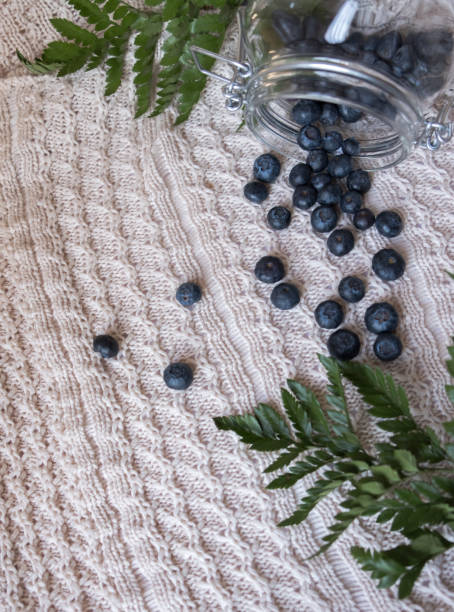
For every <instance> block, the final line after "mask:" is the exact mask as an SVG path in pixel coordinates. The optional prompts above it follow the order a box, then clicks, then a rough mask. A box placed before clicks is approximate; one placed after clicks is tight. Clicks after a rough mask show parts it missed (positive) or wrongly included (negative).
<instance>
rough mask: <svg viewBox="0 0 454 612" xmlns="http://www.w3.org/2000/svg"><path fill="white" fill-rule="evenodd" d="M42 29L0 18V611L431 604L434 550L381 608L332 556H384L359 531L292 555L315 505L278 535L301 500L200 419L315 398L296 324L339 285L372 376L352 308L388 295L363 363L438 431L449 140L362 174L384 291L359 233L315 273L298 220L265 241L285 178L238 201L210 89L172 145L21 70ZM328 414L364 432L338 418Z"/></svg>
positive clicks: (81, 92)
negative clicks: (381, 372)
mask: <svg viewBox="0 0 454 612" xmlns="http://www.w3.org/2000/svg"><path fill="white" fill-rule="evenodd" d="M57 15H58V16H62V17H68V16H69V17H70V16H72V13H71V11H70V10H69V9H68V8H67V7H66V5H65V3H64V2H63V1H60V2H55V1H53V0H8V2H6V1H3V2H1V3H0V17H1V19H0V198H1V208H0V245H1V251H0V305H1V316H0V487H1V498H0V609H1V610H5V611H11V612H13V611H14V612H16V611H19V610H33V611H35V610H39V611H45V610H46V611H47V610H55V611H65V612H68V611H76V610H86V611H94V612H101V611H103V610H106V611H110V612H112V611H124V612H135V611H142V610H147V611H148V610H150V611H153V612H180V611H181V612H183V611H190V610H194V611H197V612H199V611H208V612H218V611H219V612H220V611H223V612H227V611H236V612H272V611H283V612H284V611H285V612H303V611H310V612H326V611H327V610H329V611H339V612H350V611H352V612H353V611H356V610H360V611H361V612H368V611H375V610H377V611H379V610H380V611H381V610H386V611H387V612H392V611H397V610H399V611H400V610H402V611H412V612H415V611H422V610H426V611H431V610H435V609H437V610H440V611H448V610H452V606H453V597H452V591H453V589H454V569H453V568H454V566H453V561H454V551H451V552H450V553H449V554H447V555H445V556H444V557H443V558H440V559H438V560H436V561H435V562H432V563H430V564H429V565H428V566H427V568H426V569H425V570H424V572H423V574H422V576H421V578H420V580H419V581H418V583H417V585H416V586H415V589H414V593H413V595H412V597H411V599H409V600H407V601H405V602H399V601H398V600H397V595H396V592H395V590H394V589H391V590H378V589H376V587H375V586H374V584H373V583H372V581H371V580H370V579H369V577H368V576H367V575H366V574H364V573H363V572H362V571H361V570H360V569H359V567H358V566H357V565H356V563H355V562H354V561H353V560H352V558H351V557H350V555H349V548H350V547H351V546H352V545H360V546H369V547H373V546H374V545H375V544H376V543H377V540H378V541H379V543H380V545H384V546H387V545H389V546H391V545H392V544H393V543H394V542H395V541H396V540H395V539H394V538H393V537H391V536H390V535H388V534H387V531H386V529H380V530H378V531H377V527H376V526H375V525H374V524H373V523H372V522H369V521H367V520H359V521H358V522H357V524H354V525H352V527H351V528H350V529H349V531H348V532H347V533H346V534H345V535H344V536H343V537H342V538H341V539H340V540H339V541H338V542H337V543H336V544H335V545H334V546H333V547H332V548H331V549H330V550H329V551H328V552H327V553H326V554H324V555H322V556H320V557H317V558H315V559H313V560H310V561H307V560H306V559H307V557H308V556H310V555H311V554H312V553H313V552H314V551H315V550H316V549H317V547H318V546H319V545H320V542H321V538H322V537H323V535H324V534H325V533H326V529H327V526H328V524H329V521H330V520H331V519H332V517H333V514H334V511H335V504H333V502H332V501H330V502H327V503H323V504H321V506H320V508H318V509H316V510H314V511H313V513H311V515H310V517H309V518H308V520H307V521H306V522H305V523H304V524H303V525H301V526H298V527H293V528H284V529H280V528H278V527H277V526H276V523H277V522H278V521H279V520H281V519H283V518H284V517H286V516H288V515H289V514H290V513H291V512H292V511H293V509H294V507H295V504H296V503H297V501H298V500H299V499H300V498H301V496H302V495H303V493H304V490H305V487H306V486H307V484H306V483H305V484H304V485H301V486H299V487H295V488H294V489H290V490H287V491H278V492H276V491H266V490H265V485H266V483H267V482H268V480H269V477H267V476H266V475H264V474H262V470H263V468H264V467H265V466H266V465H267V463H269V460H270V456H268V455H267V456H261V455H260V456H258V454H257V453H253V452H249V451H248V450H247V448H245V446H244V445H241V444H240V443H239V442H238V439H237V438H236V436H234V435H233V434H230V433H225V432H218V431H217V430H216V428H215V426H214V424H213V421H212V417H214V416H217V415H224V414H230V413H238V412H246V411H249V410H251V409H252V408H253V407H254V406H255V405H256V404H257V403H258V402H262V401H266V402H269V403H271V404H272V405H276V406H277V405H279V387H280V386H281V385H285V381H286V379H287V378H289V377H291V378H296V379H298V380H300V381H301V382H302V383H303V384H306V385H308V386H310V387H311V388H312V389H313V390H314V391H320V390H322V388H323V385H324V382H325V376H324V373H323V371H322V369H321V366H320V365H319V363H318V360H317V357H316V355H317V353H318V352H326V340H327V336H328V332H326V331H323V330H320V329H319V328H318V327H317V325H316V323H315V321H314V316H313V311H314V308H315V307H316V306H317V304H318V303H319V302H321V301H323V300H325V299H329V298H330V297H332V296H334V295H335V294H336V291H337V285H338V283H339V280H340V279H341V278H342V277H343V276H345V275H347V274H359V275H362V276H363V277H364V278H365V279H367V286H368V287H367V295H366V298H365V299H364V300H363V301H362V302H361V303H360V304H358V305H356V306H352V307H349V308H348V311H347V318H346V324H347V325H348V327H350V328H351V329H354V330H357V331H358V332H359V333H360V335H361V337H362V339H363V343H364V348H363V351H362V354H361V360H363V361H364V362H368V363H371V364H374V365H378V362H377V361H376V360H375V358H374V356H373V351H372V343H373V338H372V337H371V336H370V335H368V334H367V333H366V332H365V330H364V323H363V317H364V312H365V309H366V308H367V306H369V305H370V304H371V303H373V302H375V301H383V300H388V301H391V302H392V303H393V304H395V305H396V306H397V307H398V310H399V312H400V314H401V324H400V328H399V334H400V337H401V338H402V340H403V343H404V346H405V350H404V353H403V355H402V357H401V358H400V359H399V360H397V361H396V362H395V363H393V364H391V365H389V366H385V369H386V371H389V372H391V373H392V374H393V375H394V376H395V378H396V380H397V381H398V382H399V383H401V384H402V385H403V386H404V387H405V388H406V390H407V392H408V395H409V397H410V400H411V402H412V404H413V406H414V410H415V413H416V417H417V418H418V419H419V420H420V422H422V423H424V424H431V425H432V426H433V427H434V428H435V429H436V430H437V432H440V433H441V427H440V426H439V423H440V422H441V421H442V420H446V419H448V418H453V408H452V405H450V404H449V402H448V400H447V398H446V395H445V393H444V384H446V383H447V382H448V375H447V373H446V371H445V368H444V364H443V361H444V359H445V358H446V356H447V351H446V346H447V345H448V343H449V339H450V336H451V335H453V333H454V307H453V298H454V283H453V282H452V281H450V280H449V278H448V277H447V275H446V274H445V272H444V270H445V269H452V268H453V267H454V205H453V200H452V193H453V189H454V178H453V176H454V174H453V167H454V165H453V164H454V145H453V144H451V145H448V146H447V147H445V148H443V149H442V150H440V151H439V152H437V153H434V154H432V153H428V152H425V151H423V150H419V151H417V152H416V153H414V154H413V155H412V157H411V158H410V159H409V160H408V161H407V162H405V163H403V164H401V165H400V166H399V167H398V168H396V169H394V170H392V171H386V172H382V173H378V174H377V175H376V176H375V177H374V184H373V189H372V191H371V192H370V194H369V196H368V205H369V206H370V207H371V208H372V209H373V210H374V211H376V212H377V211H379V210H381V209H384V208H393V209H396V210H398V211H399V212H400V213H401V214H402V216H403V217H404V218H405V222H406V227H405V231H404V232H403V234H402V235H401V236H400V237H399V238H397V239H395V240H394V241H393V244H394V245H395V246H396V248H397V249H398V250H399V251H401V252H402V253H403V254H404V255H405V257H406V259H407V262H408V266H407V272H406V274H405V276H404V277H403V278H402V279H401V280H399V281H398V282H396V283H394V284H385V283H383V282H382V281H380V280H379V279H378V278H377V277H375V276H374V275H373V274H371V271H370V262H371V258H372V256H373V254H374V253H375V252H376V251H377V250H379V249H380V248H383V247H384V246H386V245H387V244H389V242H388V241H386V240H385V239H384V238H382V237H380V236H379V234H378V232H376V231H375V230H370V231H369V232H364V233H363V234H362V235H361V236H359V238H358V241H357V246H356V248H355V250H354V251H353V252H352V253H351V254H350V255H349V256H347V257H345V258H342V259H341V260H339V259H336V258H334V257H333V256H330V255H329V254H328V253H327V249H326V244H325V240H324V239H322V238H320V237H319V236H316V235H315V234H314V233H313V232H312V231H311V228H310V221H309V216H308V215H307V214H305V213H298V212H296V213H295V215H294V219H293V221H292V224H291V226H290V228H289V229H288V230H286V231H283V232H273V231H272V230H270V229H269V228H268V227H267V224H266V222H265V216H266V215H265V213H266V211H267V210H268V208H269V207H271V206H273V205H276V204H289V203H290V198H291V191H290V189H289V188H288V186H287V185H286V181H285V176H286V175H287V174H288V171H289V169H290V167H291V163H290V162H286V163H285V164H284V168H283V173H282V176H281V178H280V180H279V181H278V182H277V183H276V184H275V185H273V187H272V189H271V194H270V198H269V200H268V201H267V203H266V206H265V205H264V206H262V207H259V206H254V205H251V204H249V203H246V202H245V201H244V198H243V196H242V188H243V185H244V184H245V183H246V182H247V181H248V179H249V178H250V177H251V171H252V163H253V160H254V159H255V157H256V156H257V155H258V154H260V153H261V152H263V150H264V149H263V148H262V146H261V145H260V144H258V143H257V142H256V141H255V140H254V139H253V137H252V136H251V135H250V134H249V133H248V132H247V130H245V129H243V130H241V131H239V132H237V131H236V130H237V127H238V125H239V123H240V118H239V117H238V116H235V115H231V114H228V113H226V112H224V110H223V99H222V93H221V91H220V87H219V85H218V84H217V83H210V84H209V86H208V89H207V91H206V92H205V93H204V95H203V98H202V100H201V102H200V103H199V104H198V106H197V108H196V110H195V112H194V114H193V115H192V117H191V119H190V120H189V121H188V122H187V123H186V124H184V125H183V126H181V127H178V128H173V127H172V120H173V118H174V117H173V116H172V115H171V114H168V115H166V116H165V117H159V118H157V119H147V118H142V119H140V120H137V121H134V120H133V109H134V91H133V86H132V83H131V79H129V80H128V79H127V80H126V81H125V83H124V85H123V86H122V87H121V89H120V90H119V91H118V93H117V94H115V95H114V96H113V97H111V98H109V99H106V98H104V97H103V85H104V76H103V73H102V71H101V70H100V69H98V70H95V71H93V72H89V73H80V74H79V73H78V74H76V75H74V76H72V77H71V78H69V77H68V78H64V79H57V78H56V77H54V76H45V77H33V76H31V75H28V74H26V73H25V71H24V69H23V68H22V67H21V66H20V65H19V63H18V61H17V59H16V58H15V54H14V51H15V49H16V48H19V49H20V50H21V51H22V52H23V53H24V54H25V55H28V56H30V57H33V56H34V55H36V54H39V53H40V51H41V50H42V48H43V46H44V44H45V43H46V42H48V41H50V40H52V39H54V38H55V33H54V32H53V29H52V27H51V26H50V24H49V22H48V19H49V18H50V17H52V16H57ZM232 36H234V35H233V34H232ZM231 42H232V41H228V42H227V46H228V45H229V44H230V45H231ZM230 48H231V49H232V52H233V45H231V47H230ZM267 254H279V255H280V256H281V257H282V258H283V259H284V261H285V262H286V266H287V269H288V279H290V280H292V281H293V282H295V283H297V284H298V286H299V287H300V288H301V291H302V300H301V304H300V305H299V306H298V307H297V308H295V309H293V310H291V311H288V312H284V311H277V310H276V309H274V308H273V307H272V306H271V304H270V300H269V294H270V289H269V287H268V286H265V285H261V284H259V283H258V282H257V281H256V280H255V278H254V274H253V270H254V266H255V263H256V262H257V260H258V259H259V258H260V257H262V256H263V255H267ZM187 280H195V281H198V282H199V283H200V285H201V286H202V288H203V293H204V295H203V299H202V300H201V301H200V302H199V303H198V304H197V305H196V307H195V308H193V309H192V310H188V309H184V308H182V307H181V306H180V305H179V304H178V303H177V302H176V300H175V291H176V288H177V287H178V285H179V284H180V283H182V282H184V281H187ZM100 333H111V334H113V335H115V337H117V338H118V339H119V341H120V343H121V352H120V354H119V356H118V358H116V359H113V360H101V359H100V358H99V356H98V355H97V354H95V353H93V351H92V346H91V345H92V338H93V336H94V335H96V334H100ZM180 359H181V360H188V361H190V362H192V363H193V365H194V366H195V376H194V383H193V384H192V386H191V387H190V388H189V389H188V390H187V391H186V392H183V393H182V392H174V391H171V390H169V389H168V388H167V387H166V386H165V385H164V383H163V379H162V372H163V370H164V368H165V367H166V366H167V365H168V364H169V363H170V362H171V361H174V360H180ZM351 405H352V411H353V418H354V419H355V422H356V423H358V425H359V427H360V429H361V431H362V432H363V434H364V432H365V434H366V435H367V432H369V430H370V423H369V420H368V418H367V417H366V415H364V413H363V412H362V410H361V409H360V406H361V404H360V402H359V401H358V399H357V398H352V404H351ZM370 433H371V435H372V430H370Z"/></svg>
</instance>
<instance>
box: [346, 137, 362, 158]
mask: <svg viewBox="0 0 454 612" xmlns="http://www.w3.org/2000/svg"><path fill="white" fill-rule="evenodd" d="M342 151H343V152H344V153H345V155H359V151H360V146H359V142H358V141H357V140H356V139H355V138H347V139H346V140H344V142H343V143H342Z"/></svg>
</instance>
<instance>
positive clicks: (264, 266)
mask: <svg viewBox="0 0 454 612" xmlns="http://www.w3.org/2000/svg"><path fill="white" fill-rule="evenodd" d="M254 274H255V276H256V278H257V279H258V280H259V281H261V282H262V283H268V284H273V283H277V282H279V281H280V280H282V279H283V278H284V276H285V268H284V264H283V263H282V261H281V260H280V259H279V258H278V257H273V256H272V255H267V256H265V257H262V258H261V259H259V261H258V262H257V264H256V266H255V270H254Z"/></svg>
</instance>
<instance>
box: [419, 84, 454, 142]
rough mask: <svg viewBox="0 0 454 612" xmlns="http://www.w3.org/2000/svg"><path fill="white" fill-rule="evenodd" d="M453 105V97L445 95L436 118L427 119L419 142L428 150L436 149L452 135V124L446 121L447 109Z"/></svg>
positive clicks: (453, 128)
mask: <svg viewBox="0 0 454 612" xmlns="http://www.w3.org/2000/svg"><path fill="white" fill-rule="evenodd" d="M453 106H454V98H452V97H449V96H447V97H446V100H445V102H444V104H443V106H442V108H441V110H440V112H439V113H438V117H437V118H436V119H427V120H426V122H425V129H424V132H423V135H422V137H421V141H420V144H421V145H422V146H423V147H426V148H427V149H429V150H430V151H438V149H440V147H442V146H443V145H445V144H446V143H448V142H449V141H450V140H451V139H452V137H453V135H454V124H453V123H452V121H447V119H448V115H449V111H450V110H451V109H452V108H453Z"/></svg>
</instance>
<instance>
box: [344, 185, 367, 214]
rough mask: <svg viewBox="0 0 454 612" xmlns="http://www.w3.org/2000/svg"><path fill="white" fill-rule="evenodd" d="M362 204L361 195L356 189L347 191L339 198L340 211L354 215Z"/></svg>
mask: <svg viewBox="0 0 454 612" xmlns="http://www.w3.org/2000/svg"><path fill="white" fill-rule="evenodd" d="M362 206H363V196H362V195H361V194H360V193H359V192H358V191H347V192H346V193H344V195H343V196H342V198H341V202H340V207H341V210H342V212H344V213H347V214H349V215H354V214H355V213H356V212H357V211H358V210H360V208H362Z"/></svg>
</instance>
